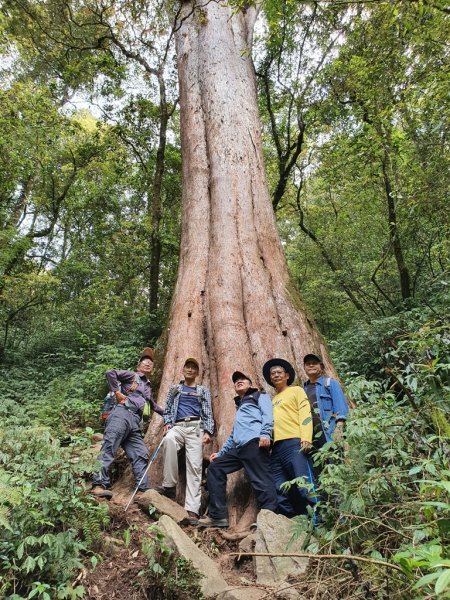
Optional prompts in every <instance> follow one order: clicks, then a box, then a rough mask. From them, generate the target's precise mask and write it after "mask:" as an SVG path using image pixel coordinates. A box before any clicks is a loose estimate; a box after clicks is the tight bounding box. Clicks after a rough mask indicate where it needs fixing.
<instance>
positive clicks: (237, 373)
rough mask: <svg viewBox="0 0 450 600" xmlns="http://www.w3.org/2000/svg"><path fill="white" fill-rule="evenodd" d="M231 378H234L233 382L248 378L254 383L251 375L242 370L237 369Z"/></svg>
mask: <svg viewBox="0 0 450 600" xmlns="http://www.w3.org/2000/svg"><path fill="white" fill-rule="evenodd" d="M231 379H232V380H233V383H236V381H237V380H238V379H247V380H248V381H250V383H252V380H251V379H250V377H249V376H248V375H246V374H245V373H243V372H242V371H235V372H234V373H233V375H232V376H231Z"/></svg>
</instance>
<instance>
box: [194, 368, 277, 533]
mask: <svg viewBox="0 0 450 600" xmlns="http://www.w3.org/2000/svg"><path fill="white" fill-rule="evenodd" d="M232 381H233V383H234V389H235V392H236V394H237V395H236V396H235V398H234V402H235V404H236V416H235V419H234V425H233V431H232V432H231V434H230V436H229V437H228V439H227V440H226V442H225V443H224V445H223V446H222V448H221V449H220V450H219V452H217V453H214V454H211V456H210V457H209V459H210V461H211V464H210V466H209V467H208V492H209V510H208V513H209V516H208V517H206V518H204V519H200V520H199V522H198V524H199V526H201V527H228V510H227V505H226V500H225V499H226V486H227V475H229V474H230V473H234V472H235V471H238V470H239V469H242V468H243V469H244V471H245V473H246V475H247V478H248V480H249V481H250V485H251V486H252V488H253V491H254V492H255V495H256V500H257V503H258V508H265V509H266V510H271V511H275V510H276V508H277V493H276V489H275V482H274V480H273V477H272V473H271V470H270V453H269V452H270V438H271V435H272V430H273V412H272V401H271V399H270V396H269V395H268V394H266V393H265V392H260V391H258V390H257V389H256V388H255V387H252V380H251V379H250V377H248V376H247V375H244V373H242V372H241V371H235V372H234V373H233V375H232Z"/></svg>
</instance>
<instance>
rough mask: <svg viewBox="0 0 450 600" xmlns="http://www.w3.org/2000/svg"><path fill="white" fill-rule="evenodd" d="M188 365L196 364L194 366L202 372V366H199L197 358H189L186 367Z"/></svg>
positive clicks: (185, 363) (185, 362)
mask: <svg viewBox="0 0 450 600" xmlns="http://www.w3.org/2000/svg"><path fill="white" fill-rule="evenodd" d="M188 363H194V365H195V366H196V367H197V371H200V365H199V364H198V360H197V359H196V358H193V357H192V356H189V357H188V358H187V359H186V360H185V361H184V365H183V366H184V367H185V366H186V365H187V364H188Z"/></svg>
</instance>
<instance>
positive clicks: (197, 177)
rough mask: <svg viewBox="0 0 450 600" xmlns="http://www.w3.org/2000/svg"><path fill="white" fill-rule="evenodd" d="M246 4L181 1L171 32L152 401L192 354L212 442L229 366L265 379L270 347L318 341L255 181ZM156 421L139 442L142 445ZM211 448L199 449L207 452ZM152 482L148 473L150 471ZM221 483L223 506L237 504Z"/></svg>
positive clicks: (256, 133)
mask: <svg viewBox="0 0 450 600" xmlns="http://www.w3.org/2000/svg"><path fill="white" fill-rule="evenodd" d="M255 16H256V14H255V11H254V10H253V9H248V10H247V12H246V13H245V14H244V13H242V12H238V13H237V14H235V15H232V11H231V9H230V8H228V7H225V6H224V5H221V4H220V3H216V2H211V3H209V4H206V5H205V6H204V8H203V9H202V10H201V11H192V4H191V3H185V5H184V8H183V12H182V16H181V19H180V23H179V29H178V31H177V32H176V44H177V57H178V74H179V84H180V107H181V144H182V156H183V209H182V239H181V252H180V264H179V272H178V280H177V285H176V288H175V293H174V297H173V304H172V312H171V318H170V329H169V332H168V346H167V353H166V356H165V364H164V371H163V376H162V381H161V387H160V393H159V402H160V403H163V401H164V398H165V395H166V393H167V390H168V387H169V385H170V384H171V383H173V382H177V381H178V380H179V379H180V374H181V370H182V367H183V363H184V360H185V359H186V357H188V356H194V357H197V358H198V360H199V362H200V364H201V380H202V382H203V383H204V384H205V385H207V386H209V387H210V389H211V392H212V396H213V409H214V415H215V419H216V426H217V437H216V438H215V442H214V448H217V447H220V446H221V445H222V443H223V442H224V440H225V439H226V437H227V436H228V435H229V433H230V430H231V427H232V423H233V419H234V414H235V408H234V402H233V401H232V398H233V395H234V394H233V386H232V382H231V374H232V372H233V371H234V370H236V369H239V370H242V371H244V372H245V373H247V374H249V375H250V376H251V377H252V378H253V381H254V382H255V383H256V384H257V385H261V386H264V387H266V388H267V387H268V386H267V384H266V383H265V381H264V380H263V378H262V373H261V368H262V366H263V364H264V362H265V361H266V360H268V359H269V358H272V357H274V356H281V357H284V358H286V359H288V360H290V361H292V363H293V364H294V365H295V366H296V368H297V369H300V367H301V365H302V357H303V355H304V354H305V353H306V352H310V351H315V352H320V353H321V354H322V356H323V357H324V360H325V363H326V365H327V366H328V368H329V370H330V371H331V372H332V366H331V364H330V362H329V359H328V355H327V352H326V349H325V347H324V344H323V341H322V339H321V337H320V335H319V333H318V332H317V330H316V328H315V326H314V323H313V322H312V321H311V319H310V318H309V317H308V316H307V315H306V313H305V311H304V309H303V307H302V305H301V302H300V300H299V297H298V295H297V293H296V292H295V290H294V288H293V286H292V284H291V282H290V279H289V275H288V271H287V267H286V261H285V258H284V255H283V251H282V248H281V244H280V240H279V237H278V233H277V227H276V223H275V217H274V213H273V209H272V205H271V201H270V197H269V192H268V188H267V182H266V175H265V170H264V161H263V153H262V142H261V130H260V121H259V115H258V108H257V99H256V85H255V75H254V69H253V64H252V61H251V58H250V56H249V49H250V48H251V37H252V29H253V24H254V19H255ZM159 427H160V421H156V419H155V423H154V425H153V426H152V427H151V428H150V430H149V432H148V434H147V439H146V441H147V442H148V443H149V444H150V445H151V446H153V447H154V445H155V444H156V443H157V441H158V440H157V439H156V438H157V437H158V436H157V435H155V434H156V433H157V431H158V429H159ZM212 450H213V448H208V449H207V453H208V454H209V452H210V451H212ZM152 479H153V481H155V482H156V481H157V480H158V474H157V472H156V471H152ZM237 481H238V479H234V480H232V482H231V485H229V493H230V506H231V517H232V520H233V521H234V522H235V521H236V519H237V518H238V517H240V515H241V513H242V512H243V508H244V507H242V506H240V505H239V501H238V500H237V495H236V494H235V493H234V491H235V490H236V489H237V488H239V487H240V486H236V482H237Z"/></svg>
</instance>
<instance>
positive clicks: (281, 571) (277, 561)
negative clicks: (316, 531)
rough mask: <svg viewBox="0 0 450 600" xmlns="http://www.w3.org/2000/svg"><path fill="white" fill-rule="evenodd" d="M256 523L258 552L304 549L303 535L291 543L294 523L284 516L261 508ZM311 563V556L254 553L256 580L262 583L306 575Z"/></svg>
mask: <svg viewBox="0 0 450 600" xmlns="http://www.w3.org/2000/svg"><path fill="white" fill-rule="evenodd" d="M257 523H258V529H257V530H256V533H255V536H256V543H255V552H269V553H276V552H281V553H289V552H293V553H295V552H303V550H302V543H303V540H304V537H303V536H301V537H299V538H298V539H297V540H296V541H295V542H293V543H290V541H291V538H292V530H293V525H292V522H291V521H290V520H289V519H287V518H286V517H284V516H283V515H276V514H275V513H273V512H270V511H268V510H261V511H260V513H259V515H258V521H257ZM308 563H309V559H308V558H295V557H292V558H291V557H284V556H279V557H266V556H255V571H256V581H257V582H258V584H260V585H270V586H274V585H278V584H280V583H282V582H286V581H288V580H292V578H293V577H301V576H302V575H304V574H305V572H306V569H307V567H308Z"/></svg>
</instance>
